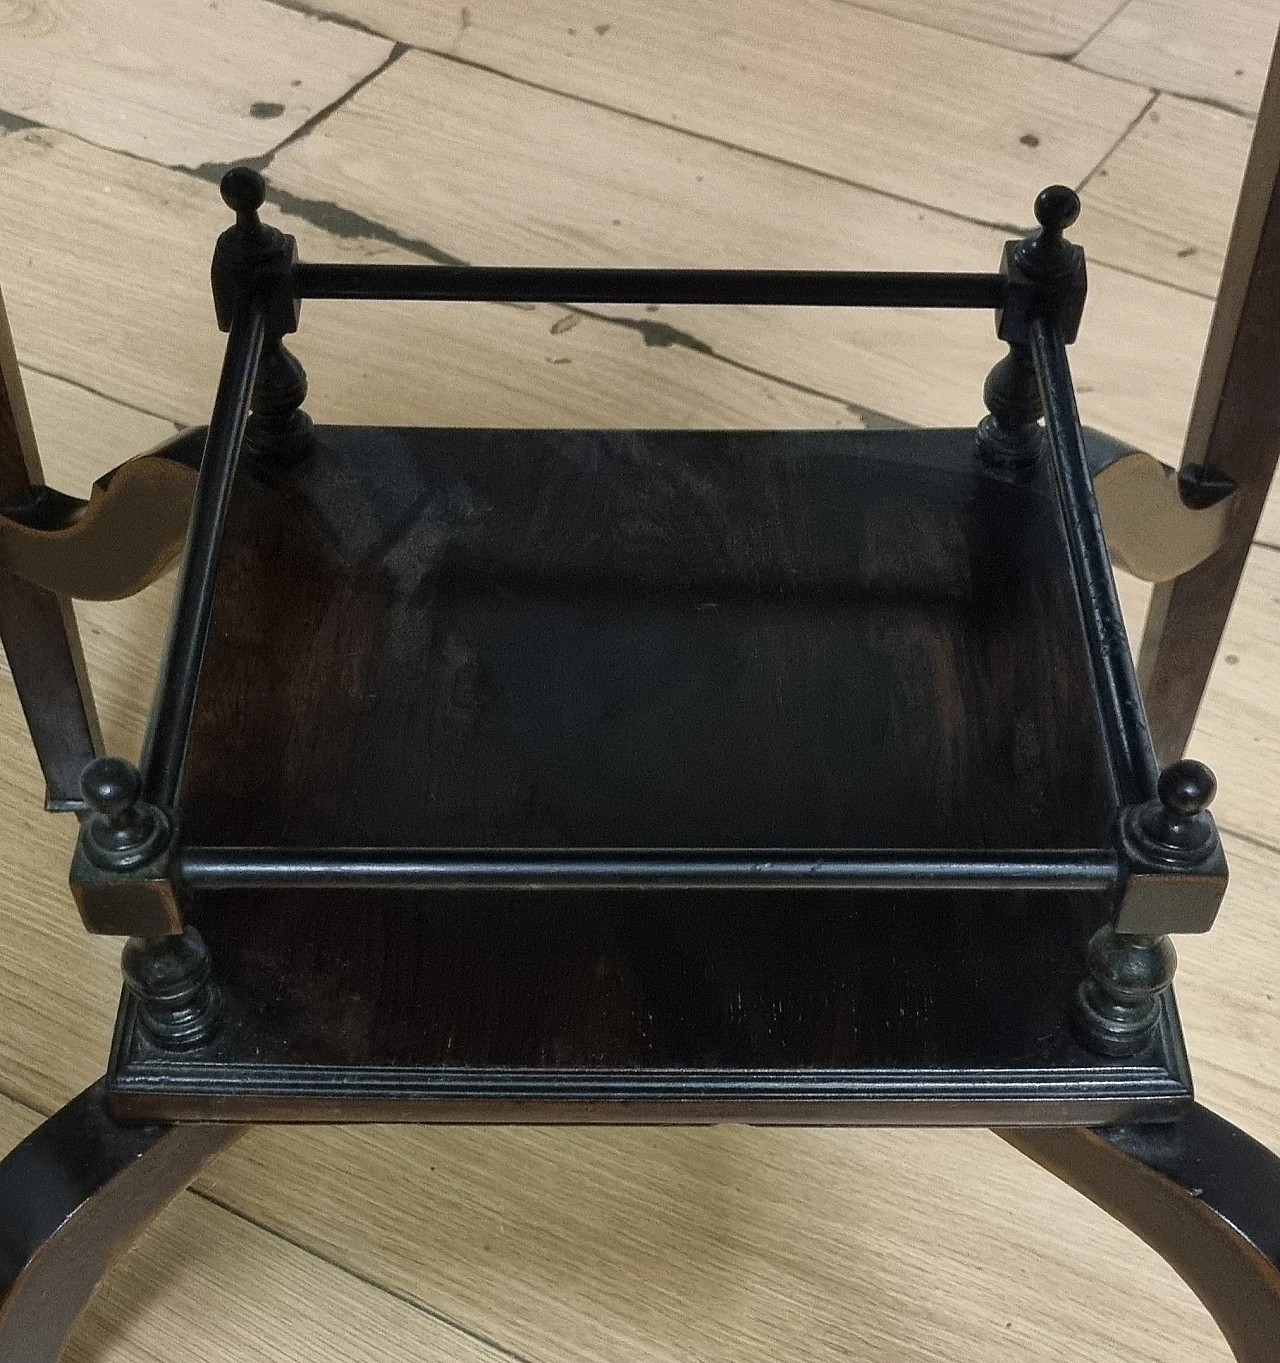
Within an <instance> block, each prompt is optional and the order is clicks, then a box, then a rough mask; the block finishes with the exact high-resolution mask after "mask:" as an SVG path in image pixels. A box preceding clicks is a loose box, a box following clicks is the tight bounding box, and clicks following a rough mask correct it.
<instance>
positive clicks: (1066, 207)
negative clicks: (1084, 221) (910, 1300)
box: [1035, 185, 1080, 236]
mask: <svg viewBox="0 0 1280 1363" xmlns="http://www.w3.org/2000/svg"><path fill="white" fill-rule="evenodd" d="M1035 211H1036V221H1037V222H1038V223H1039V224H1040V226H1041V227H1043V228H1044V230H1045V231H1046V232H1048V233H1051V234H1052V235H1054V236H1061V235H1062V233H1063V232H1065V231H1066V230H1067V228H1068V227H1070V226H1071V224H1072V223H1073V222H1075V220H1076V219H1077V218H1078V217H1079V216H1080V196H1079V195H1078V194H1077V193H1076V192H1075V190H1074V189H1070V188H1068V187H1067V186H1066V185H1050V186H1049V187H1048V189H1042V190H1041V191H1040V193H1039V194H1037V195H1036V210H1035Z"/></svg>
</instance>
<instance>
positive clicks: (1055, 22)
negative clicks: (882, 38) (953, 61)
mask: <svg viewBox="0 0 1280 1363" xmlns="http://www.w3.org/2000/svg"><path fill="white" fill-rule="evenodd" d="M842 2H843V3H857V4H858V6H859V8H861V9H873V10H878V11H879V12H880V13H881V14H891V15H893V16H894V17H895V18H898V19H907V20H910V21H911V22H912V23H915V24H925V25H926V26H927V27H929V28H939V29H943V30H945V31H946V32H948V33H958V34H959V35H960V36H962V37H965V38H978V39H980V40H981V41H982V42H986V43H994V44H995V45H996V46H997V47H1011V48H1014V49H1016V50H1017V51H1019V52H1037V53H1043V54H1045V55H1047V56H1055V57H1070V56H1072V55H1073V54H1074V53H1075V52H1077V51H1079V49H1080V48H1081V47H1082V46H1083V45H1084V44H1085V43H1086V42H1087V41H1088V40H1089V39H1090V38H1091V37H1092V36H1093V35H1094V34H1095V33H1096V32H1097V31H1098V30H1099V29H1100V28H1101V27H1102V26H1103V25H1104V24H1105V23H1106V22H1107V20H1108V19H1110V18H1111V16H1112V15H1113V14H1115V11H1116V0H1077V3H1075V4H1069V5H1066V4H1059V3H1052V2H1051V0H1012V3H1009V4H1001V3H1000V0H948V3H947V4H945V5H938V4H934V3H932V0H842Z"/></svg>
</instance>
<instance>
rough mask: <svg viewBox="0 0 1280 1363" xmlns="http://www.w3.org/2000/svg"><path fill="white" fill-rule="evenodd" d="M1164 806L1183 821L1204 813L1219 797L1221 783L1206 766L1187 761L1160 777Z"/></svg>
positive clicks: (1161, 801)
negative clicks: (1217, 796)
mask: <svg viewBox="0 0 1280 1363" xmlns="http://www.w3.org/2000/svg"><path fill="white" fill-rule="evenodd" d="M1157 791H1158V792H1159V795H1160V803H1161V804H1162V805H1163V806H1164V807H1165V808H1166V809H1167V810H1168V811H1169V812H1170V813H1171V814H1174V815H1176V816H1177V817H1178V818H1180V819H1190V818H1194V817H1195V815H1197V814H1200V813H1203V812H1204V810H1206V809H1207V808H1208V807H1209V806H1210V805H1211V804H1212V803H1213V797H1214V796H1215V795H1216V794H1217V793H1218V782H1217V779H1216V777H1215V776H1214V774H1213V772H1211V771H1210V770H1209V768H1208V767H1206V766H1205V764H1204V763H1203V762H1196V761H1194V760H1193V759H1192V758H1189V757H1184V758H1182V760H1181V761H1178V762H1173V763H1171V764H1170V765H1169V766H1167V767H1166V768H1165V769H1164V770H1163V771H1162V772H1161V773H1160V781H1159V784H1158V786H1157Z"/></svg>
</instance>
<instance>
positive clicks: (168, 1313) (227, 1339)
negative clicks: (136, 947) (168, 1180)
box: [0, 1097, 501, 1363]
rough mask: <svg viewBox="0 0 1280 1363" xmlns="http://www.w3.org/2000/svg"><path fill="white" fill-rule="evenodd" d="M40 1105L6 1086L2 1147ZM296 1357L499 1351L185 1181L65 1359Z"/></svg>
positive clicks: (18, 1135) (108, 1285)
mask: <svg viewBox="0 0 1280 1363" xmlns="http://www.w3.org/2000/svg"><path fill="white" fill-rule="evenodd" d="M38 1121H39V1115H38V1114H37V1113H36V1112H34V1111H32V1110H31V1109H30V1108H27V1107H23V1106H22V1105H20V1104H19V1103H16V1102H14V1101H13V1100H12V1099H10V1098H6V1097H0V1150H8V1149H9V1148H10V1147H11V1146H13V1145H15V1144H17V1142H18V1141H19V1140H21V1139H22V1138H23V1137H24V1136H25V1135H26V1134H27V1133H28V1132H29V1131H30V1130H31V1128H32V1127H33V1126H35V1125H36V1123H37V1122H38ZM178 1339H181V1341H182V1345H181V1352H182V1356H183V1357H184V1358H188V1359H191V1360H193V1363H203V1361H205V1360H207V1361H208V1363H212V1361H213V1360H217V1359H232V1358H234V1359H236V1360H237V1363H241V1361H243V1363H250V1361H251V1360H262V1361H263V1363H267V1360H271V1363H276V1360H279V1361H280V1363H292V1361H294V1360H299V1361H300V1360H307V1363H311V1360H317V1361H319V1360H323V1361H324V1363H330V1360H332V1361H333V1363H338V1361H339V1360H341V1361H342V1363H346V1360H349V1359H352V1358H361V1359H369V1360H371V1361H372V1360H390V1359H394V1358H403V1357H405V1356H406V1355H408V1356H411V1357H414V1358H422V1359H441V1360H445V1359H448V1360H450V1363H453V1360H457V1361H458V1363H489V1361H490V1360H496V1359H497V1358H499V1357H501V1355H500V1354H499V1353H498V1352H497V1351H496V1350H494V1349H491V1348H488V1347H486V1346H485V1345H484V1344H482V1343H480V1342H479V1341H477V1340H475V1339H472V1338H470V1337H468V1336H467V1335H466V1334H464V1333H462V1332H461V1331H459V1330H456V1329H454V1328H452V1327H451V1326H449V1325H448V1324H447V1323H446V1322H444V1321H441V1320H439V1319H438V1318H437V1317H435V1316H431V1315H427V1314H425V1313H424V1312H422V1311H419V1310H415V1309H414V1307H413V1306H411V1305H409V1304H407V1303H403V1302H397V1301H394V1300H393V1299H391V1298H390V1297H388V1296H387V1294H386V1293H384V1292H380V1291H379V1290H378V1289H377V1288H376V1287H374V1286H371V1285H370V1284H367V1283H363V1282H360V1281H359V1280H358V1279H356V1278H353V1277H352V1276H351V1275H350V1274H348V1273H343V1272H342V1271H341V1270H340V1269H337V1268H335V1267H333V1266H332V1265H331V1264H329V1263H326V1262H325V1261H324V1260H323V1259H319V1258H317V1257H316V1256H315V1255H313V1254H310V1253H308V1252H307V1251H306V1250H303V1249H299V1248H297V1247H295V1246H293V1245H290V1244H287V1243H286V1242H284V1241H283V1240H281V1239H279V1237H277V1236H273V1235H271V1234H270V1233H269V1232H267V1231H265V1230H263V1229H262V1228H260V1227H258V1226H255V1225H253V1224H252V1223H251V1222H249V1221H246V1220H245V1219H244V1218H242V1217H240V1216H238V1215H236V1214H235V1213H234V1212H232V1211H228V1210H227V1209H225V1208H223V1207H219V1206H216V1205H214V1204H213V1203H211V1202H210V1201H209V1200H208V1199H207V1198H201V1197H197V1196H196V1195H195V1194H194V1193H189V1192H188V1193H182V1194H180V1195H179V1196H178V1198H177V1199H176V1200H175V1201H174V1202H173V1203H172V1204H171V1205H170V1206H169V1207H168V1208H167V1209H166V1210H165V1211H163V1212H162V1213H161V1214H160V1216H159V1218H158V1219H157V1220H156V1221H155V1222H154V1223H153V1224H152V1225H151V1226H150V1227H149V1228H148V1229H147V1231H145V1232H144V1233H143V1237H142V1239H141V1241H140V1242H139V1244H138V1245H137V1246H136V1247H135V1248H134V1249H133V1250H132V1251H131V1252H130V1253H129V1254H128V1255H126V1256H125V1258H124V1259H123V1260H122V1261H121V1262H120V1263H118V1264H117V1265H115V1266H114V1267H113V1268H112V1269H111V1271H110V1272H109V1273H108V1275H107V1277H106V1279H105V1280H104V1282H103V1285H102V1287H101V1288H100V1289H99V1291H98V1294H97V1296H96V1297H95V1298H94V1300H93V1302H92V1303H91V1304H90V1306H89V1309H88V1310H87V1311H86V1312H85V1314H84V1316H83V1317H82V1318H81V1320H80V1322H79V1324H78V1326H77V1328H76V1330H75V1332H74V1334H73V1335H72V1337H71V1341H70V1343H69V1344H68V1346H67V1351H66V1354H65V1358H66V1359H67V1363H77V1361H79V1360H85V1361H86V1363H87V1360H89V1359H93V1360H94V1363H126V1360H127V1361H128V1363H133V1360H136V1359H141V1358H169V1357H172V1356H173V1350H174V1341H175V1340H178Z"/></svg>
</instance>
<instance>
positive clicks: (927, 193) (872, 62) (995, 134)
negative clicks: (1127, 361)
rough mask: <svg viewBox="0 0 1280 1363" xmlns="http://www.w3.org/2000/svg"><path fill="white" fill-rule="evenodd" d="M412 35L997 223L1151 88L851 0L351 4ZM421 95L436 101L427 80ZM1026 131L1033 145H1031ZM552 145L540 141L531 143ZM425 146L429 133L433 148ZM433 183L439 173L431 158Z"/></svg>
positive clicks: (552, 84)
mask: <svg viewBox="0 0 1280 1363" xmlns="http://www.w3.org/2000/svg"><path fill="white" fill-rule="evenodd" d="M341 12H342V13H344V14H347V15H350V16H351V17H353V18H355V19H359V20H361V21H362V22H365V23H368V24H370V25H372V26H373V27H375V28H377V29H378V30H379V31H380V32H383V33H387V34H389V35H390V36H392V37H395V38H400V39H402V40H404V41H406V42H411V43H415V44H420V45H422V46H424V47H429V48H431V49H433V50H435V51H438V52H444V53H449V54H451V55H453V56H456V57H461V58H463V59H465V60H467V61H474V62H479V63H481V64H483V65H485V66H489V67H493V68H495V69H496V70H499V71H503V72H506V73H508V74H510V75H513V76H518V77H520V78H521V79H522V80H527V81H533V82H535V83H537V84H539V85H543V86H547V87H549V88H551V89H553V90H558V91H562V92H565V93H568V94H573V95H578V96H581V97H583V98H585V99H590V100H594V101H597V102H598V103H601V104H605V105H608V106H610V107H612V108H617V109H626V110H628V111H630V112H632V113H636V114H641V115H643V116H644V117H645V118H649V119H653V120H655V121H656V122H658V123H665V124H668V125H670V126H672V127H678V128H684V129H687V130H688V131H690V132H695V133H698V134H700V135H702V136H706V137H713V138H717V139H719V140H721V141H724V142H729V143H733V144H734V145H738V146H746V147H750V148H752V149H753V150H755V151H759V152H764V153H766V154H768V155H770V156H776V157H780V158H782V159H784V160H788V161H794V162H796V163H798V164H800V165H803V166H808V167H810V168H812V169H813V170H817V171H821V172H823V173H825V174H828V175H836V176H840V177H842V178H844V179H847V180H850V181H852V182H854V183H856V184H863V185H869V186H871V187H872V188H875V189H881V190H886V191H888V192H890V193H892V194H898V195H903V196H905V197H906V198H909V199H913V200H917V201H919V202H922V203H927V204H932V205H935V206H938V207H943V208H946V209H948V210H950V211H951V212H953V213H960V214H964V215H967V216H970V217H974V218H979V219H982V220H983V221H986V222H1001V223H1003V222H1009V221H1011V220H1012V221H1014V222H1028V221H1030V215H1029V213H1028V207H1029V205H1030V203H1031V201H1032V199H1033V198H1034V197H1035V195H1036V193H1037V191H1038V190H1040V189H1042V188H1043V187H1044V185H1045V184H1047V183H1050V182H1051V181H1053V180H1065V181H1068V182H1070V183H1073V184H1074V183H1078V182H1079V181H1080V180H1082V179H1083V178H1084V177H1085V176H1086V175H1087V174H1088V173H1089V171H1090V170H1092V169H1093V167H1094V166H1095V165H1097V164H1098V162H1099V161H1101V160H1102V158H1103V157H1104V156H1105V155H1106V153H1107V152H1108V151H1109V150H1110V148H1111V147H1112V145H1113V144H1114V143H1115V142H1116V141H1117V140H1118V139H1119V138H1120V137H1121V136H1122V135H1123V134H1124V131H1125V129H1126V128H1127V127H1128V126H1129V124H1130V123H1131V122H1132V121H1133V119H1135V118H1136V117H1137V116H1138V114H1139V113H1140V112H1141V110H1142V107H1143V105H1144V104H1145V103H1146V101H1147V99H1148V98H1149V94H1148V93H1147V92H1146V91H1145V90H1144V89H1143V88H1140V87H1138V86H1133V85H1126V84H1123V83H1121V82H1118V81H1108V80H1103V79H1101V78H1099V77H1096V76H1094V75H1092V73H1089V72H1084V71H1081V70H1079V69H1078V68H1076V67H1073V66H1070V65H1068V64H1067V63H1064V62H1049V61H1043V60H1038V59H1036V58H1033V57H1028V56H1026V55H1024V54H1022V53H1017V52H1009V51H1006V50H1004V49H1001V48H997V47H991V46H988V45H986V44H981V43H974V42H971V41H970V40H968V39H965V38H957V37H955V36H953V35H951V34H947V33H941V32H938V31H937V30H935V29H930V28H924V27H921V26H920V25H918V24H909V23H903V22H901V21H900V20H897V19H892V18H889V17H887V16H885V15H882V14H875V13H872V12H871V11H869V10H864V9H859V8H857V7H855V6H853V5H847V4H840V3H835V2H834V0H792V3H790V4H787V5H782V6H779V5H777V4H774V3H772V0H702V3H699V4H696V5H691V4H687V3H684V0H618V3H615V4H612V5H609V6H607V7H606V8H605V9H603V10H602V9H601V7H600V6H599V5H598V4H597V3H595V0H486V3H483V4H473V5H468V6H466V7H465V12H463V11H462V10H460V9H459V7H458V6H457V5H456V4H453V3H452V2H451V0H450V3H445V0H342V4H341ZM420 93H421V95H422V97H424V98H426V97H428V90H427V88H426V87H425V86H423V87H422V88H421V92H420ZM1024 138H1030V139H1034V145H1028V143H1026V142H1024V141H1023V139H1024ZM532 140H536V139H531V141H532ZM424 145H425V144H424ZM419 175H420V182H421V183H423V184H426V183H429V181H430V171H429V169H428V167H427V166H425V165H423V166H422V167H421V168H420V171H419Z"/></svg>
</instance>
